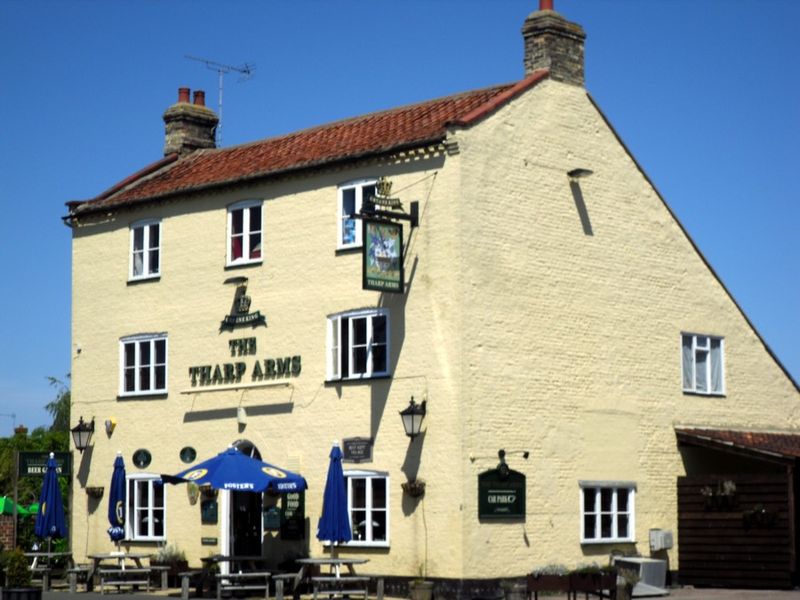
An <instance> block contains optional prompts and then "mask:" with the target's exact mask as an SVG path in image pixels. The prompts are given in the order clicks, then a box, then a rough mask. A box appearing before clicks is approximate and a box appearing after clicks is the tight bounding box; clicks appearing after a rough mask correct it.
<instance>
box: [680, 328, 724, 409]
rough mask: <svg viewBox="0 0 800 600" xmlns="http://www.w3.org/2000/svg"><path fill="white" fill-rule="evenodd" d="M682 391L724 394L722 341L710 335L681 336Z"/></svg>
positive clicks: (685, 334)
mask: <svg viewBox="0 0 800 600" xmlns="http://www.w3.org/2000/svg"><path fill="white" fill-rule="evenodd" d="M681 362H682V367H683V391H684V392H692V393H695V394H724V393H725V380H724V369H723V362H724V361H723V340H722V338H719V337H712V336H710V335H695V334H687V333H684V334H683V335H682V336H681Z"/></svg>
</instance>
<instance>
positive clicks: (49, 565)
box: [25, 552, 73, 592]
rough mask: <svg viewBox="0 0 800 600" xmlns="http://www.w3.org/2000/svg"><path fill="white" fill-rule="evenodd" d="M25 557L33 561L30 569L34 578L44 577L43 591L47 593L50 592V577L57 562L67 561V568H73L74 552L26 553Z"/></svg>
mask: <svg viewBox="0 0 800 600" xmlns="http://www.w3.org/2000/svg"><path fill="white" fill-rule="evenodd" d="M25 557H26V558H30V559H32V560H31V564H30V565H29V566H28V569H30V571H31V574H32V575H33V576H34V577H36V576H41V577H42V590H44V591H45V592H47V591H49V590H50V577H51V575H52V574H53V569H54V568H55V566H56V565H55V563H56V562H58V561H59V560H61V559H65V562H66V563H67V568H69V567H72V566H73V563H72V552H26V553H25Z"/></svg>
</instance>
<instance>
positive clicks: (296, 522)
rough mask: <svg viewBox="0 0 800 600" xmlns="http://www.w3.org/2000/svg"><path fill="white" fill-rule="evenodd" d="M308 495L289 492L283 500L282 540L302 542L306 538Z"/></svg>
mask: <svg viewBox="0 0 800 600" xmlns="http://www.w3.org/2000/svg"><path fill="white" fill-rule="evenodd" d="M305 520H306V494H305V492H289V493H287V494H283V498H282V499H281V539H283V540H302V539H303V538H304V537H305V531H306V528H305Z"/></svg>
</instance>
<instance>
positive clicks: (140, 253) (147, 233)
mask: <svg viewBox="0 0 800 600" xmlns="http://www.w3.org/2000/svg"><path fill="white" fill-rule="evenodd" d="M160 265H161V223H160V222H159V221H141V222H139V223H134V224H133V225H131V260H130V272H129V274H128V277H129V278H130V279H131V280H136V279H150V278H152V277H158V275H159V273H160Z"/></svg>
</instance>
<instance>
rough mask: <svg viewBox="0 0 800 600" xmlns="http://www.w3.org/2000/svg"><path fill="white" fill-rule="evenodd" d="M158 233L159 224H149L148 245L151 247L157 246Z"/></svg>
mask: <svg viewBox="0 0 800 600" xmlns="http://www.w3.org/2000/svg"><path fill="white" fill-rule="evenodd" d="M159 233H160V228H159V225H158V224H157V223H156V224H155V225H150V247H151V248H155V247H157V246H158V243H159V239H158V238H159Z"/></svg>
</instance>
